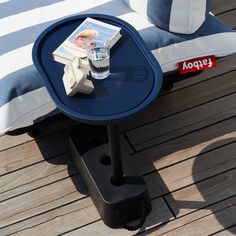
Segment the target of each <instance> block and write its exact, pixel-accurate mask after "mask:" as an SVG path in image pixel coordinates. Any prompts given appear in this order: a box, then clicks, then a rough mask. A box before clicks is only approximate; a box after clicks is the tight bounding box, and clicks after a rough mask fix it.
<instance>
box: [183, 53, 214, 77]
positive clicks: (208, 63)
mask: <svg viewBox="0 0 236 236" xmlns="http://www.w3.org/2000/svg"><path fill="white" fill-rule="evenodd" d="M178 65H179V72H180V74H186V73H190V72H194V71H199V70H206V69H209V68H214V67H216V58H215V56H207V57H199V58H195V59H191V60H188V61H183V62H180V63H178Z"/></svg>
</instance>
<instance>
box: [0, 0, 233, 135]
mask: <svg viewBox="0 0 236 236" xmlns="http://www.w3.org/2000/svg"><path fill="white" fill-rule="evenodd" d="M124 1H125V0H86V1H84V0H34V1H25V0H18V1H12V0H0V133H5V132H7V131H9V130H15V129H17V128H21V127H25V126H29V125H32V124H33V123H34V122H35V121H37V120H40V119H41V117H45V116H46V115H48V114H52V112H53V111H55V109H56V107H55V105H54V103H53V102H52V100H51V98H50V96H49V95H48V93H47V91H46V89H45V87H43V84H42V83H41V81H40V79H39V77H38V74H37V72H36V70H35V67H34V66H33V63H32V59H31V51H32V46H33V43H34V41H35V39H36V38H37V37H38V35H39V34H40V33H41V32H42V31H43V30H44V29H45V28H47V27H48V26H49V25H51V24H52V23H54V22H55V21H58V20H59V19H62V18H64V17H67V16H70V15H73V14H79V13H102V14H108V15H113V16H117V17H119V18H121V19H123V20H125V21H127V22H128V23H130V24H131V25H133V26H134V27H135V28H136V29H137V30H138V32H139V33H140V35H141V36H142V37H143V39H144V41H145V42H146V44H147V45H148V46H149V48H150V49H151V50H152V52H153V54H154V55H155V57H156V58H157V60H158V61H159V63H160V65H161V67H162V70H163V72H165V73H166V72H170V71H174V70H176V69H177V64H176V63H178V62H180V61H183V60H186V59H191V58H195V57H200V56H205V55H215V56H216V57H221V56H226V55H229V54H231V53H233V52H235V51H236V33H235V32H234V31H232V30H231V29H230V28H229V27H227V26H225V25H224V24H223V23H222V22H220V21H219V20H217V18H216V17H214V16H209V17H207V21H206V22H205V23H204V24H203V25H202V27H201V28H200V29H199V30H198V31H197V32H196V33H195V34H192V35H182V34H175V33H171V32H168V31H165V30H163V29H160V28H158V27H156V26H155V25H154V24H152V23H151V22H150V21H148V19H147V18H146V17H145V16H142V15H140V13H138V12H135V11H133V10H132V9H130V8H129V7H128V6H127V4H125V2H124ZM135 1H138V0H135Z"/></svg>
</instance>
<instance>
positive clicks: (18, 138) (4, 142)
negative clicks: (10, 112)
mask: <svg viewBox="0 0 236 236" xmlns="http://www.w3.org/2000/svg"><path fill="white" fill-rule="evenodd" d="M76 124H77V123H76V122H75V121H73V120H71V119H66V118H64V119H63V118H61V117H59V118H58V117H55V121H54V122H53V121H50V122H49V124H47V123H46V124H45V125H43V124H40V125H39V127H38V129H37V132H36V134H35V136H34V137H31V136H30V135H29V134H28V133H23V134H20V135H3V136H1V137H0V151H3V150H6V149H9V148H11V147H14V146H18V145H21V144H23V143H26V142H29V141H32V140H34V139H38V138H42V137H43V136H46V135H49V134H52V133H56V132H59V131H61V130H65V129H67V128H70V127H73V126H74V125H76Z"/></svg>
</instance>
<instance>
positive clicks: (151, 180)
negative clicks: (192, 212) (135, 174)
mask: <svg viewBox="0 0 236 236" xmlns="http://www.w3.org/2000/svg"><path fill="white" fill-rule="evenodd" d="M235 150H236V142H235V143H232V144H229V145H226V146H223V147H221V148H218V149H215V150H213V151H211V152H207V153H205V154H203V155H199V156H196V157H194V158H191V159H188V160H186V161H183V162H180V163H178V164H176V165H173V166H170V167H167V168H164V169H161V170H159V171H158V173H155V172H154V173H151V174H149V175H147V176H145V181H146V182H147V183H148V190H149V193H150V195H151V198H153V197H157V196H158V195H157V194H158V193H159V194H161V195H163V194H167V193H168V192H172V191H176V190H177V189H181V188H184V187H185V186H189V185H192V184H193V183H196V182H199V181H202V180H205V179H208V178H211V177H212V176H215V175H218V174H220V173H223V172H225V171H228V170H230V169H232V168H235V167H236V158H235ZM183 170H184V171H183ZM160 178H161V180H159V179H160ZM158 183H161V185H159V184H158ZM163 186H165V188H164V189H163ZM160 188H161V190H160Z"/></svg>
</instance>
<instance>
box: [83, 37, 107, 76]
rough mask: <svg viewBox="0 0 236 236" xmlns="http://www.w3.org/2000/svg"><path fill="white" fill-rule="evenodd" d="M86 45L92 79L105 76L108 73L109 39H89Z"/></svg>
mask: <svg viewBox="0 0 236 236" xmlns="http://www.w3.org/2000/svg"><path fill="white" fill-rule="evenodd" d="M86 47H87V49H86V50H87V57H88V61H89V66H90V71H91V75H92V77H93V78H94V79H105V78H107V77H108V76H109V74H110V47H109V41H107V40H105V41H101V40H93V41H89V42H87V46H86Z"/></svg>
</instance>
